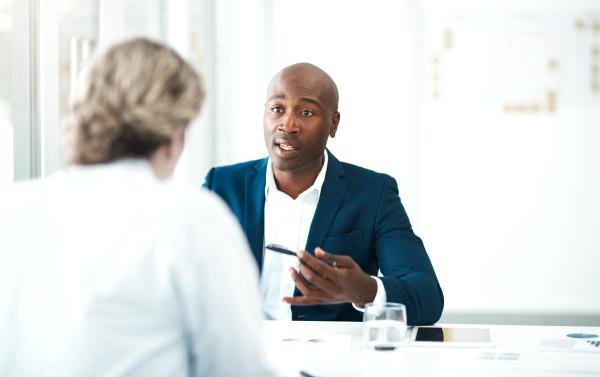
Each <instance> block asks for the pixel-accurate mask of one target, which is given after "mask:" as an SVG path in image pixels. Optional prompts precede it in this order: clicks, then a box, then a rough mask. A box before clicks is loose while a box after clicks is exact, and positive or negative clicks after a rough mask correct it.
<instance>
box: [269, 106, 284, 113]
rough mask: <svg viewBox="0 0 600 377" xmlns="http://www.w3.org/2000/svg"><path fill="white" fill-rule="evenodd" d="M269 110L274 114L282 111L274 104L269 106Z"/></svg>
mask: <svg viewBox="0 0 600 377" xmlns="http://www.w3.org/2000/svg"><path fill="white" fill-rule="evenodd" d="M271 112H273V113H275V114H279V113H282V112H283V109H282V108H281V107H279V106H275V107H271Z"/></svg>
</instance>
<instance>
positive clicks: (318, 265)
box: [296, 250, 336, 281]
mask: <svg viewBox="0 0 600 377" xmlns="http://www.w3.org/2000/svg"><path fill="white" fill-rule="evenodd" d="M296 255H297V256H298V259H299V260H300V263H302V264H304V265H306V266H308V267H310V268H311V269H312V270H313V271H315V272H316V273H317V274H319V275H320V276H324V277H326V278H327V279H330V280H334V281H335V277H336V270H335V268H334V267H332V266H330V265H328V264H327V263H325V262H323V261H322V260H319V258H316V257H314V256H312V255H310V254H309V253H307V252H306V251H302V250H301V251H298V252H297V253H296Z"/></svg>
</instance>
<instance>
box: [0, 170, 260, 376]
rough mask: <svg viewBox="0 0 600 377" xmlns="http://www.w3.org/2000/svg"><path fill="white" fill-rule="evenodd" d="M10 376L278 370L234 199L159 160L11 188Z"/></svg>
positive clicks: (3, 280)
mask: <svg viewBox="0 0 600 377" xmlns="http://www.w3.org/2000/svg"><path fill="white" fill-rule="evenodd" d="M0 194H1V195H0V375H1V376H19V377H21V376H115V377H116V376H144V377H147V376H192V375H193V376H268V375H271V371H270V369H269V368H268V367H267V366H266V362H265V359H264V357H265V355H264V352H263V348H262V340H261V329H260V326H261V320H260V318H261V313H260V304H259V297H258V284H257V281H258V274H257V271H256V268H255V266H254V262H253V260H252V258H251V254H250V251H249V249H248V246H247V244H246V242H245V240H244V237H243V234H242V232H241V230H240V229H239V226H238V224H237V222H236V220H235V218H234V217H233V215H232V214H231V213H230V212H229V210H227V209H226V206H225V205H224V204H223V202H221V200H220V199H218V198H217V197H216V195H213V194H211V193H209V192H208V191H205V190H202V192H198V191H196V190H185V189H180V188H176V187H174V185H173V184H167V183H162V182H160V181H158V180H157V179H156V177H155V176H154V174H153V172H152V170H151V168H150V165H149V164H148V163H147V162H146V161H145V160H123V161H120V162H116V163H111V164H102V165H95V166H88V167H71V168H69V169H67V170H66V171H65V172H63V173H59V174H58V175H55V176H53V177H51V178H48V179H44V180H39V181H34V182H29V183H24V184H17V185H15V186H14V187H13V188H9V189H8V190H5V192H1V193H0Z"/></svg>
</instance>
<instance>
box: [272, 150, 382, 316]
mask: <svg viewBox="0 0 600 377" xmlns="http://www.w3.org/2000/svg"><path fill="white" fill-rule="evenodd" d="M324 156H325V158H324V160H325V161H324V162H323V167H322V168H321V171H320V172H319V174H318V175H317V178H316V179H315V182H314V183H313V184H312V186H310V187H309V188H308V189H306V190H305V191H304V192H302V193H301V194H300V195H298V197H297V198H296V199H292V198H291V197H290V196H288V195H287V194H285V193H283V192H281V191H279V189H278V188H277V184H276V183H275V178H274V176H273V167H272V164H271V159H270V158H269V160H268V161H267V171H266V180H265V224H264V227H265V228H264V234H265V238H264V242H265V245H268V244H271V243H273V244H278V245H281V246H283V247H285V248H286V249H289V250H294V251H297V250H304V248H305V247H306V241H307V239H308V233H309V231H310V224H311V223H312V220H313V217H314V215H315V211H316V209H317V204H319V196H320V195H321V188H322V187H323V182H325V173H326V172H327V166H328V156H327V153H325V154H324ZM325 251H327V250H325ZM290 267H293V268H295V269H296V270H297V269H298V259H297V258H296V257H294V256H288V255H284V254H280V253H276V252H273V251H270V250H266V249H265V251H264V255H263V265H262V274H261V279H260V291H261V294H262V301H263V311H264V313H265V316H266V317H267V318H269V319H276V320H291V319H292V310H291V306H290V304H288V303H286V302H283V301H282V300H281V298H282V297H284V296H293V295H294V288H295V285H294V281H293V280H292V277H291V276H290V273H289V268H290ZM373 278H374V279H375V280H376V281H377V295H376V297H375V300H374V301H375V302H385V301H386V294H385V288H384V286H383V282H382V281H381V279H379V278H377V277H373ZM353 305H354V304H353ZM354 308H356V309H357V310H360V311H362V310H363V309H362V308H359V307H358V306H356V305H354Z"/></svg>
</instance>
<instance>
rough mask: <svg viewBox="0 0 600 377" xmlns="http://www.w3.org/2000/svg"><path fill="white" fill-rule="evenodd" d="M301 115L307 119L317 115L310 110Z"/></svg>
mask: <svg viewBox="0 0 600 377" xmlns="http://www.w3.org/2000/svg"><path fill="white" fill-rule="evenodd" d="M301 114H302V116H305V117H311V116H313V115H315V114H314V113H313V112H312V111H310V110H303V111H302V113H301Z"/></svg>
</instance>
